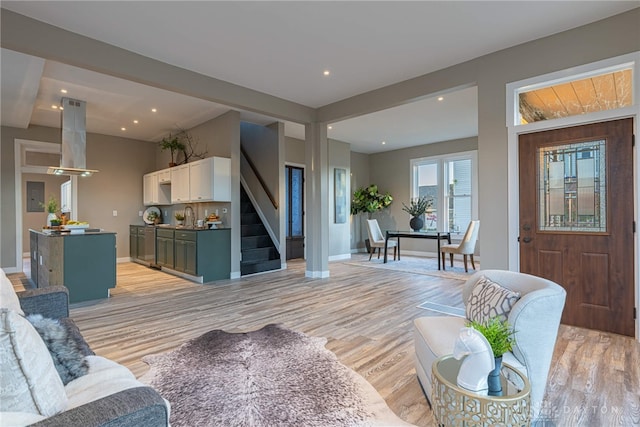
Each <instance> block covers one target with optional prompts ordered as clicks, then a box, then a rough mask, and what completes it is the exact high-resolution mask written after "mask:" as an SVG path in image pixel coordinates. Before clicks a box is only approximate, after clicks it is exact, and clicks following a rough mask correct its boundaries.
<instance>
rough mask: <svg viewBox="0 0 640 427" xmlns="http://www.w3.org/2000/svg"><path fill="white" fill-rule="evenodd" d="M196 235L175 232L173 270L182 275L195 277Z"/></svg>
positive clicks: (193, 232) (189, 232) (192, 232)
mask: <svg viewBox="0 0 640 427" xmlns="http://www.w3.org/2000/svg"><path fill="white" fill-rule="evenodd" d="M196 242H197V235H196V232H195V231H184V232H176V237H175V245H174V248H175V254H174V256H175V258H174V259H175V267H174V268H175V269H176V270H177V271H181V272H183V273H187V274H191V275H193V276H195V275H196V273H197V270H196V253H197V250H196V249H197V245H196Z"/></svg>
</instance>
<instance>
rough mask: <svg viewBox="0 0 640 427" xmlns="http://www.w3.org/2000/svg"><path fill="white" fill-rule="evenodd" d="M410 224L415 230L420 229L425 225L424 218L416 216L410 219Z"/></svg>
mask: <svg viewBox="0 0 640 427" xmlns="http://www.w3.org/2000/svg"><path fill="white" fill-rule="evenodd" d="M409 226H410V227H411V229H412V230H413V231H420V230H422V227H424V220H423V219H422V217H421V216H414V217H413V218H411V221H409Z"/></svg>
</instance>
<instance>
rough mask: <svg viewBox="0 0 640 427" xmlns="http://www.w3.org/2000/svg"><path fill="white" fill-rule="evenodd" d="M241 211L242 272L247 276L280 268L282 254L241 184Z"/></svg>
mask: <svg viewBox="0 0 640 427" xmlns="http://www.w3.org/2000/svg"><path fill="white" fill-rule="evenodd" d="M240 212H241V215H240V229H241V241H240V248H241V252H242V261H240V274H241V275H242V276H245V275H247V274H254V273H261V272H263V271H270V270H278V269H280V254H279V253H278V250H277V249H276V247H275V245H274V244H273V241H272V240H271V237H270V236H269V233H267V230H266V229H265V228H264V225H263V224H262V220H261V219H260V216H259V215H258V213H257V212H256V210H255V208H254V207H253V204H252V203H251V199H249V196H247V193H246V192H245V191H244V188H243V187H242V186H240Z"/></svg>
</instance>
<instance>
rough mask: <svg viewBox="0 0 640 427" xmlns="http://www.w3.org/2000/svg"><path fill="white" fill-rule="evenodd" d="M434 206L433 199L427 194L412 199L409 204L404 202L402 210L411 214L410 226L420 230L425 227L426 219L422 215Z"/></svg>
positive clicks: (414, 229)
mask: <svg viewBox="0 0 640 427" xmlns="http://www.w3.org/2000/svg"><path fill="white" fill-rule="evenodd" d="M432 206H433V199H431V198H428V197H426V196H420V197H418V198H417V199H412V200H411V201H410V202H409V206H407V205H405V204H404V202H403V203H402V210H403V211H405V212H407V213H408V214H409V215H411V220H410V221H409V226H410V227H411V228H412V229H413V231H420V230H422V227H424V219H422V215H424V213H425V212H426V211H427V209H430V208H431V207H432Z"/></svg>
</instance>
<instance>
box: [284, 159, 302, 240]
mask: <svg viewBox="0 0 640 427" xmlns="http://www.w3.org/2000/svg"><path fill="white" fill-rule="evenodd" d="M303 172H304V170H303V169H302V168H298V167H294V166H286V167H285V191H286V207H285V214H286V216H287V220H286V232H287V237H300V236H303V235H304V230H303V203H304V175H303Z"/></svg>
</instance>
